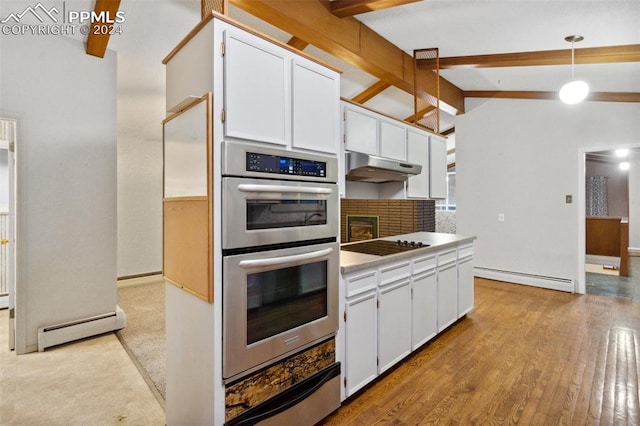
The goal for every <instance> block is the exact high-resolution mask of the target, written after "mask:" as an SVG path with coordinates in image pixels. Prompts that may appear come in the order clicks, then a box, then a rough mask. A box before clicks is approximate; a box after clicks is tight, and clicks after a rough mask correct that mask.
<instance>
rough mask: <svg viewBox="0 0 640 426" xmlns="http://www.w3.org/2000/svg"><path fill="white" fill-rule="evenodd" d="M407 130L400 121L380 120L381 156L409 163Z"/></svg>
mask: <svg viewBox="0 0 640 426" xmlns="http://www.w3.org/2000/svg"><path fill="white" fill-rule="evenodd" d="M406 132H407V129H406V126H405V125H404V124H402V123H400V122H398V121H395V120H391V119H387V118H381V119H380V156H381V157H385V158H393V159H394V160H400V161H407V134H406Z"/></svg>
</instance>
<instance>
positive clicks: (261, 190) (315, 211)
mask: <svg viewBox="0 0 640 426" xmlns="http://www.w3.org/2000/svg"><path fill="white" fill-rule="evenodd" d="M338 202H339V201H338V187H337V185H336V184H335V183H317V182H298V181H284V180H266V179H247V178H235V177H225V178H223V179H222V222H223V223H224V224H225V229H224V230H223V231H222V248H223V249H235V248H241V247H256V246H263V245H270V244H282V243H288V242H292V241H307V240H316V239H323V238H335V237H336V236H337V235H338V222H339V218H338V210H339V209H338Z"/></svg>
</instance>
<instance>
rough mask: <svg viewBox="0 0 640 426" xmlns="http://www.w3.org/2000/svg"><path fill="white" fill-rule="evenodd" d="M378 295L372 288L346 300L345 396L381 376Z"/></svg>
mask: <svg viewBox="0 0 640 426" xmlns="http://www.w3.org/2000/svg"><path fill="white" fill-rule="evenodd" d="M376 304H377V294H376V290H375V289H373V290H369V291H366V292H363V293H360V294H358V295H357V296H354V297H350V298H347V300H346V301H345V322H344V326H345V366H344V372H345V379H346V382H345V396H350V395H353V394H354V393H355V392H357V391H358V390H359V389H361V388H362V387H363V386H365V385H366V384H367V383H369V382H370V381H371V380H373V379H375V378H376V376H377V375H378V366H377V355H378V347H377V330H376V323H377V315H378V312H377V311H378V309H377V306H376Z"/></svg>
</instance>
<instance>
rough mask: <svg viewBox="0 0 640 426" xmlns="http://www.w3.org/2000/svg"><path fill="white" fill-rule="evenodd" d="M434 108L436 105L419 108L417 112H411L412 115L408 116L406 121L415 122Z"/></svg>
mask: <svg viewBox="0 0 640 426" xmlns="http://www.w3.org/2000/svg"><path fill="white" fill-rule="evenodd" d="M434 109H436V107H435V106H433V105H428V106H426V107H425V108H422V109H421V110H419V111H418V112H417V113H415V114H411V115H410V116H408V117H407V118H405V119H404V121H408V122H409V123H415V122H416V121H418V120H420V119H421V118H422V117H424V115H425V114H426V113H428V112H431V111H433V110H434Z"/></svg>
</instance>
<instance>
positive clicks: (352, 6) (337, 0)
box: [328, 0, 420, 18]
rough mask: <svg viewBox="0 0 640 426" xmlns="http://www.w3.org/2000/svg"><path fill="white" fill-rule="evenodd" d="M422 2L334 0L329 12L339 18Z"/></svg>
mask: <svg viewBox="0 0 640 426" xmlns="http://www.w3.org/2000/svg"><path fill="white" fill-rule="evenodd" d="M416 1H420V0H333V1H329V2H328V3H329V10H331V13H333V14H334V15H335V16H337V17H339V18H345V17H347V16H353V15H357V14H359V13H367V12H371V11H374V10H382V9H387V8H390V7H395V6H402V5H403V4H409V3H414V2H416Z"/></svg>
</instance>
